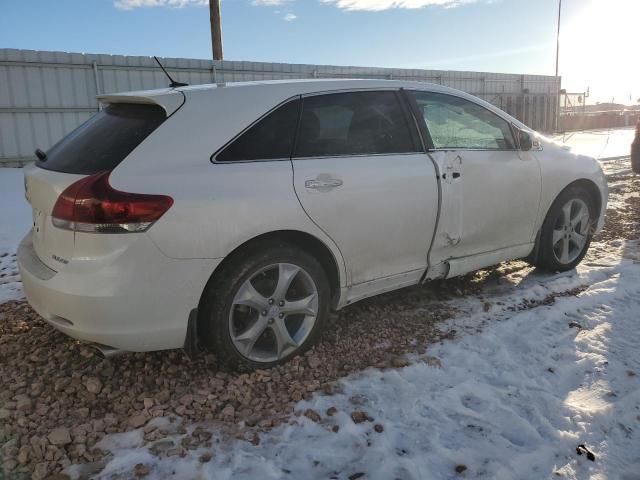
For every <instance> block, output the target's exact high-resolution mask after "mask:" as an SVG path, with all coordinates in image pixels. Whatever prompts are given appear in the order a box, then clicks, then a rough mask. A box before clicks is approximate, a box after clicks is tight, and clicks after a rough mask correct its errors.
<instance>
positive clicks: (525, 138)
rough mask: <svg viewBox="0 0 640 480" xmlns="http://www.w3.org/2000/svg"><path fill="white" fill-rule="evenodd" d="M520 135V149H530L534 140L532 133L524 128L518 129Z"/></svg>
mask: <svg viewBox="0 0 640 480" xmlns="http://www.w3.org/2000/svg"><path fill="white" fill-rule="evenodd" d="M518 137H519V140H520V150H523V151H525V152H526V151H528V150H531V149H532V148H533V140H531V135H529V134H528V133H527V132H525V131H524V130H518Z"/></svg>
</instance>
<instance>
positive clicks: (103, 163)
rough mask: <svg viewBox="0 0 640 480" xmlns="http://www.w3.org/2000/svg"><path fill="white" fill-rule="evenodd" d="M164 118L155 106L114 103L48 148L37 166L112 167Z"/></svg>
mask: <svg viewBox="0 0 640 480" xmlns="http://www.w3.org/2000/svg"><path fill="white" fill-rule="evenodd" d="M166 118H167V115H166V113H165V111H164V109H163V108H162V107H160V106H158V105H146V104H144V105H143V104H133V103H113V104H110V105H107V106H106V107H105V108H104V109H103V110H102V111H100V112H98V113H96V114H95V115H94V116H93V117H91V118H90V119H89V120H87V121H86V122H85V123H83V124H82V125H80V126H79V127H78V128H76V129H75V130H74V131H73V132H71V133H70V134H69V135H67V136H66V137H64V138H63V139H62V140H60V141H59V142H58V143H56V144H55V145H54V146H53V147H51V148H50V149H49V151H47V158H46V159H45V161H44V162H43V161H38V163H37V164H38V166H39V167H41V168H45V169H47V170H53V171H56V172H64V173H75V174H83V175H91V174H94V173H97V172H101V171H104V170H113V169H114V168H116V167H117V166H118V164H119V163H120V162H122V160H124V159H125V158H126V156H127V155H129V153H131V151H132V150H133V149H134V148H136V147H137V146H138V145H140V143H142V141H143V140H144V139H145V138H147V137H148V136H149V135H150V134H151V132H153V131H154V130H155V129H156V128H158V126H159V125H160V124H161V123H162V122H163V121H164V120H165V119H166Z"/></svg>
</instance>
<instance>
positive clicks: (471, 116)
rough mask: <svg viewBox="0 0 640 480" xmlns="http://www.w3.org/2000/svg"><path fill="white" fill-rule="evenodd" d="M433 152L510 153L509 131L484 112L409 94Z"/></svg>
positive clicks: (445, 98)
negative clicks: (498, 151)
mask: <svg viewBox="0 0 640 480" xmlns="http://www.w3.org/2000/svg"><path fill="white" fill-rule="evenodd" d="M411 95H413V97H414V98H415V99H416V102H417V103H418V109H419V110H420V111H421V113H422V114H423V115H424V119H425V122H426V123H427V128H428V129H429V133H430V134H431V139H432V140H433V145H434V147H435V148H468V149H490V150H512V149H514V148H515V141H514V139H513V133H512V131H511V127H510V126H509V123H507V121H506V120H503V119H502V118H500V117H499V116H497V115H496V114H494V113H493V112H491V111H489V110H487V109H486V108H484V107H482V106H480V105H478V104H475V103H473V102H470V101H468V100H465V99H463V98H459V97H454V96H451V95H444V94H440V93H428V92H412V93H411Z"/></svg>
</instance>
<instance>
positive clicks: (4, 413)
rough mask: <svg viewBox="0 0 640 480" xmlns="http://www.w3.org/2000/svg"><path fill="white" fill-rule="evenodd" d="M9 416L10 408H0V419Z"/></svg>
mask: <svg viewBox="0 0 640 480" xmlns="http://www.w3.org/2000/svg"><path fill="white" fill-rule="evenodd" d="M10 417H11V410H7V409H6V408H0V420H5V419H7V418H10Z"/></svg>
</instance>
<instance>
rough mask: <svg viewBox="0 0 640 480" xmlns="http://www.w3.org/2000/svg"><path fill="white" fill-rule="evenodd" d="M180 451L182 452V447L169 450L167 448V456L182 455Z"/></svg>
mask: <svg viewBox="0 0 640 480" xmlns="http://www.w3.org/2000/svg"><path fill="white" fill-rule="evenodd" d="M182 452H184V450H183V449H182V447H176V448H172V449H170V450H167V457H176V456H178V455H180V456H182Z"/></svg>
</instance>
